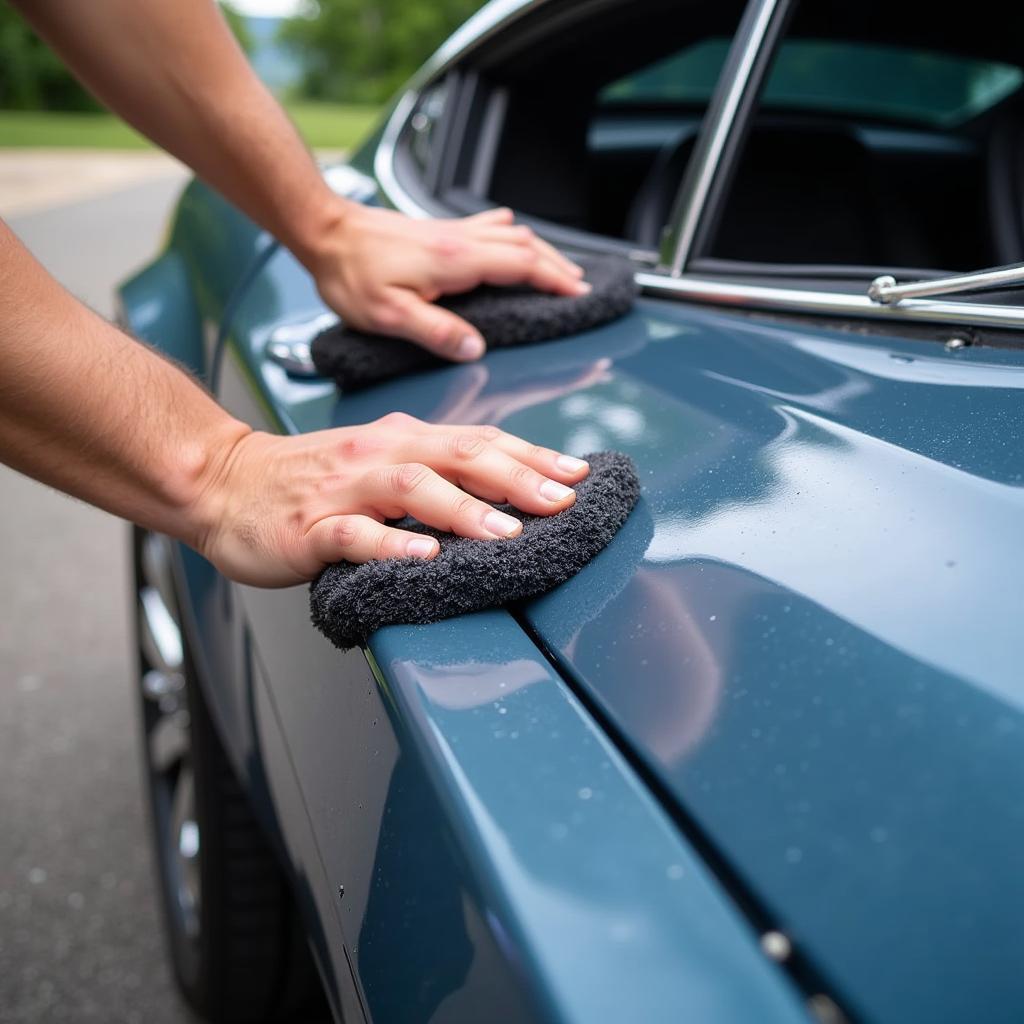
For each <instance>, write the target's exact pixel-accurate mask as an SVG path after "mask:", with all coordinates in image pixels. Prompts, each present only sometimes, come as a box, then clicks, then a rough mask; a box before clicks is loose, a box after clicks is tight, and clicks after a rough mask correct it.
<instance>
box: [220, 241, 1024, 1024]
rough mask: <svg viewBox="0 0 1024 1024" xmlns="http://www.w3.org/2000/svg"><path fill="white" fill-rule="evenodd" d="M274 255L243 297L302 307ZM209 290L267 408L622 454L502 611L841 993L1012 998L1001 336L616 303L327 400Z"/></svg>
mask: <svg viewBox="0 0 1024 1024" xmlns="http://www.w3.org/2000/svg"><path fill="white" fill-rule="evenodd" d="M292 262H293V261H291V258H290V257H289V256H288V255H287V254H285V253H279V254H275V256H274V257H273V258H272V259H271V260H270V261H269V262H268V264H267V267H266V271H265V272H266V273H267V274H268V275H269V276H270V278H271V280H273V281H274V283H275V287H274V288H268V289H266V291H273V292H275V293H276V294H278V295H284V294H288V293H289V290H291V293H292V294H293V296H294V301H295V305H296V307H298V308H300V309H301V310H302V314H303V315H306V314H307V313H311V314H313V313H315V312H316V311H317V310H318V309H319V307H318V305H317V302H318V300H317V299H316V297H315V295H314V294H313V293H312V292H311V290H310V289H309V286H308V284H304V283H303V279H302V275H301V274H299V273H298V272H297V271H296V270H295V268H294V266H293V265H290V264H292ZM263 312H264V313H266V310H265V309H264V310H263ZM240 314H241V317H240V324H244V325H245V329H244V331H243V332H242V333H243V334H244V335H245V336H246V337H247V338H251V339H254V340H253V341H252V342H251V343H243V345H242V348H243V349H244V350H245V351H246V353H247V358H248V359H251V361H252V363H251V372H252V373H253V374H259V375H261V376H262V383H263V386H264V388H265V393H266V395H267V398H268V400H270V401H273V402H274V403H275V404H277V405H278V407H279V408H281V409H282V410H283V412H282V415H283V417H284V418H285V419H287V420H289V421H290V422H291V423H292V424H293V425H295V426H296V429H304V430H306V429H317V428H322V427H327V426H338V425H345V424H350V423H357V422H363V421H366V420H369V419H372V418H374V417H375V416H378V415H381V414H382V413H384V412H385V411H387V410H390V409H393V408H400V409H404V410H405V411H408V412H410V413H413V414H415V415H418V416H422V417H425V418H429V419H432V420H435V421H449V422H487V421H490V422H497V423H499V424H500V425H502V426H503V427H505V428H506V429H509V430H512V431H517V432H521V433H526V434H528V435H529V436H530V437H531V438H533V439H535V440H537V441H538V442H540V443H543V444H548V445H551V446H553V447H558V448H560V449H566V450H570V451H573V452H576V453H580V454H581V453H583V452H584V451H586V450H593V449H598V448H602V447H615V448H619V449H621V450H624V451H627V452H629V453H630V454H631V455H632V456H633V457H634V458H635V460H636V461H637V464H638V466H639V467H640V470H641V474H642V479H643V483H644V498H643V500H642V502H641V505H640V507H639V508H638V510H637V513H635V514H634V517H633V518H632V519H631V520H630V523H629V524H627V527H626V528H625V529H624V531H623V533H622V535H621V536H620V537H619V538H617V540H616V542H615V544H613V545H612V547H611V548H610V549H609V550H608V551H607V552H606V553H605V554H603V555H602V556H599V558H598V559H596V560H595V562H594V563H593V564H592V565H591V566H589V567H588V568H587V569H585V570H584V571H583V572H582V573H581V574H580V575H579V576H578V577H577V578H576V579H574V580H572V581H569V582H568V583H567V584H565V585H564V586H563V587H561V588H559V589H558V590H557V591H555V592H554V593H553V594H551V595H549V596H547V597H545V598H541V599H539V600H537V601H535V602H532V603H529V604H527V605H526V606H525V608H524V613H523V614H524V616H525V618H526V621H527V622H528V623H529V625H530V626H531V627H532V628H533V629H534V630H536V632H537V634H538V635H539V637H540V638H541V640H542V641H543V643H544V644H545V645H546V646H548V647H549V648H550V649H551V650H552V651H553V652H554V653H555V655H556V657H557V659H558V663H559V665H560V666H561V668H562V669H563V670H564V671H565V673H566V674H567V675H568V676H569V677H570V678H571V679H573V680H574V681H575V683H576V685H578V686H581V687H583V688H584V692H585V693H586V694H588V695H589V696H590V697H591V698H592V699H593V700H594V701H595V702H596V703H597V704H598V705H599V706H600V707H601V709H602V711H603V713H604V714H605V715H607V718H608V720H609V722H610V723H611V724H612V725H613V727H614V728H615V730H616V732H617V733H618V734H619V735H621V736H622V737H624V739H625V741H626V743H627V744H628V745H629V748H630V749H631V750H632V751H634V752H635V753H636V754H637V755H638V756H639V757H640V758H642V760H643V763H644V765H645V766H646V767H648V768H650V769H651V770H652V771H654V772H656V773H657V775H658V777H659V778H660V779H661V780H662V782H663V783H664V785H665V786H666V788H667V789H668V791H669V792H671V793H672V794H674V796H675V798H676V799H677V800H678V805H679V807H680V808H681V809H682V810H683V811H684V812H685V813H686V814H689V815H692V816H693V817H694V819H695V820H696V822H697V823H698V825H699V827H700V828H701V829H702V831H703V833H704V834H705V835H706V836H707V837H709V839H710V841H711V842H712V843H713V845H714V846H715V848H716V849H717V850H718V851H719V852H720V853H721V855H722V856H723V858H724V859H725V861H726V862H727V863H728V865H729V866H730V867H731V868H732V869H733V870H735V871H736V872H737V875H738V877H740V878H741V879H742V881H743V883H744V885H745V886H747V887H748V888H749V890H750V891H751V892H753V893H755V894H756V895H757V897H758V898H759V899H760V900H762V901H763V903H764V906H765V907H766V909H767V911H768V913H769V915H770V917H771V919H772V920H774V921H777V922H778V924H779V926H780V927H782V928H784V929H785V930H786V931H787V933H789V934H790V935H791V936H792V937H793V939H794V940H795V941H796V943H797V945H798V948H800V949H801V950H803V951H805V952H806V955H807V956H808V957H810V958H811V959H812V960H813V961H814V962H815V964H816V966H817V967H818V968H819V969H820V970H821V971H822V973H823V974H824V976H825V977H826V978H828V979H829V980H830V981H831V983H832V984H834V985H835V986H836V988H837V991H839V993H840V994H841V996H842V998H843V1000H844V1002H845V1003H846V1004H847V1005H850V1006H853V1007H854V1008H856V1009H859V1010H861V1011H862V1012H864V1013H865V1015H867V1016H877V1017H880V1018H882V1019H900V1018H901V1017H902V1018H906V1017H909V1016H921V1015H928V1016H929V1017H930V1018H931V1019H936V1020H954V1019H957V1018H958V1017H959V1016H962V1015H963V1013H964V1012H965V1011H966V1008H967V1007H968V1006H970V1005H973V1004H975V1003H976V1002H977V1000H978V999H979V998H981V995H982V993H983V992H988V993H992V992H993V991H996V992H1000V993H1001V994H1002V996H1003V997H1004V1000H1005V1002H1004V1005H1006V1006H1007V1007H1008V1008H1012V1007H1014V1006H1016V1005H1019V1003H1020V1000H1021V999H1022V998H1024V992H1022V991H1021V990H1020V984H1021V983H1020V981H1019V974H1018V972H1017V971H1016V967H1015V965H1016V963H1017V961H1018V958H1019V954H1020V952H1021V941H1020V938H1019V933H1018V930H1017V928H1016V916H1017V915H1016V910H1017V909H1019V908H1020V907H1022V906H1024V891H1022V883H1021V881H1020V879H1019V877H1018V876H1017V874H1016V872H1013V871H1012V870H1011V866H1012V865H1013V864H1014V863H1015V858H1014V856H1013V853H1012V851H1013V850H1014V849H1015V848H1016V845H1017V844H1018V843H1019V842H1020V841H1021V839H1022V838H1024V831H1022V830H1024V819H1022V807H1021V804H1020V801H1019V799H1018V794H1019V792H1020V791H1021V786H1022V784H1024V762H1022V759H1021V757H1020V755H1019V737H1020V727H1021V724H1022V723H1021V719H1020V706H1021V697H1022V695H1024V684H1022V682H1021V673H1020V669H1019V667H1020V663H1021V645H1020V640H1019V631H1018V630H1017V628H1016V623H1017V622H1019V621H1020V618H1021V613H1022V612H1024V606H1022V602H1021V595H1020V590H1019V587H1018V586H1017V584H1016V581H1017V580H1019V579H1020V578H1021V574H1022V570H1024V564H1022V563H1024V550H1022V548H1021V545H1020V544H1019V542H1018V541H1017V538H1016V534H1017V530H1018V528H1019V527H1018V524H1019V522H1020V521H1021V512H1022V511H1024V501H1022V495H1024V492H1022V490H1021V481H1022V479H1024V456H1022V452H1024V446H1022V441H1024V437H1022V434H1024V412H1022V405H1021V402H1020V389H1021V387H1022V386H1024V365H1022V360H1021V357H1020V355H1019V353H1016V352H1010V351H1001V350H994V349H981V348H973V349H972V348H968V349H962V350H958V351H951V350H947V349H945V348H944V347H943V346H942V345H941V344H940V343H939V341H938V339H939V337H940V336H939V335H936V339H935V340H924V341H910V340H903V339H898V338H895V337H888V336H876V337H862V336H859V335H853V334H850V333H848V332H843V331H841V330H838V329H834V328H833V329H829V328H827V327H821V326H818V325H807V324H806V323H804V324H796V323H780V322H773V321H771V320H770V319H768V318H756V317H754V318H752V317H750V316H746V315H734V314H728V313H719V312H713V311H708V310H706V309H699V308H694V307H691V306H687V305H684V304H678V303H667V302H657V301H649V300H643V301H641V303H640V306H639V308H638V311H637V312H636V313H634V314H632V315H631V316H630V317H627V318H626V319H624V320H622V321H620V322H619V323H617V324H613V325H609V326H607V327H604V328H601V329H598V330H596V331H593V332H590V333H589V334H588V335H585V336H582V337H579V338H573V339H566V340H563V341H558V342H554V343H550V344H547V345H544V346H538V347H535V348H531V349H521V350H519V351H515V352H510V351H505V352H495V353H493V354H491V355H489V356H488V357H487V359H486V360H485V361H484V363H482V364H480V365H478V366H460V367H452V368H447V369H443V370H439V371H436V372H433V373H429V374H422V375H419V376H417V377H413V378H409V379H407V380H404V381H399V382H394V383H392V384H390V385H388V386H387V387H383V388H376V389H371V390H369V391H367V392H363V393H360V394H356V395H352V396H347V397H344V398H342V399H341V400H340V401H339V400H337V399H336V398H335V396H334V395H333V393H332V392H331V390H330V387H329V385H327V386H325V385H324V384H323V383H321V382H317V383H313V384H308V383H301V382H297V381H293V380H286V379H285V375H284V374H283V371H280V368H279V367H275V366H267V365H266V363H265V361H263V360H262V359H261V355H260V345H261V344H262V339H263V338H265V337H266V335H267V333H268V331H269V329H270V328H271V326H272V325H273V324H274V323H276V322H278V320H279V319H281V318H284V319H287V314H286V312H285V309H284V305H282V306H281V307H280V308H278V309H277V310H274V311H271V314H270V318H269V320H268V321H267V322H266V323H263V324H261V325H257V324H256V323H255V321H254V320H253V319H250V318H249V315H248V311H247V310H246V309H245V308H244V306H243V308H242V309H240ZM282 382H283V383H282ZM645 531H646V532H645ZM965 595H970V598H969V600H966V599H965ZM951 822H962V823H963V825H964V826H965V828H964V830H963V831H961V830H960V829H959V828H955V829H953V828H951ZM937 893H941V894H942V896H941V898H939V897H937V895H936V894H937ZM966 936H971V942H972V943H975V944H977V943H981V942H984V941H989V938H992V937H995V938H996V939H997V942H996V947H995V949H994V950H993V952H992V954H991V955H990V956H988V957H986V958H985V959H984V961H983V963H981V964H979V963H977V962H975V961H974V960H971V959H964V958H963V956H962V949H963V942H964V941H965V937H966ZM987 937H988V938H987ZM893 959H897V960H899V962H900V963H901V964H902V965H903V968H902V969H901V971H899V972H893V971H891V970H883V969H882V968H883V967H885V966H886V965H888V964H890V963H891V962H892V961H893ZM936 971H939V972H941V973H942V974H943V976H945V977H947V978H955V979H956V981H957V984H956V987H955V990H956V992H957V993H958V995H957V996H956V997H951V996H950V995H949V993H947V992H945V991H942V990H939V989H936V990H934V996H933V997H932V998H930V999H929V998H928V997H927V994H926V993H927V991H928V986H927V985H925V984H923V982H922V979H923V978H925V977H930V976H933V973H934V972H936Z"/></svg>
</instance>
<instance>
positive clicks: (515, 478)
mask: <svg viewBox="0 0 1024 1024" xmlns="http://www.w3.org/2000/svg"><path fill="white" fill-rule="evenodd" d="M533 479H534V472H533V470H532V469H530V468H529V466H523V465H520V464H516V465H515V466H513V467H512V468H511V469H510V470H509V471H508V482H509V484H511V485H512V486H513V487H515V488H520V487H527V486H529V485H530V484H531V483H532V482H533Z"/></svg>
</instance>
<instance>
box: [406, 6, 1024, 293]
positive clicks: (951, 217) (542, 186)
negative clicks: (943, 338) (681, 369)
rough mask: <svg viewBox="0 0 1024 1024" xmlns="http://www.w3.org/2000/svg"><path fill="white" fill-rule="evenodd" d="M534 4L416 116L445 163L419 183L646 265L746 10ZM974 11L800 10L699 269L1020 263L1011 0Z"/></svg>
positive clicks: (1023, 49) (1022, 120) (452, 205)
mask: <svg viewBox="0 0 1024 1024" xmlns="http://www.w3.org/2000/svg"><path fill="white" fill-rule="evenodd" d="M552 6H555V7H557V6H561V8H562V9H561V11H560V12H559V14H560V17H561V19H562V26H561V28H560V30H559V31H551V27H550V26H551V8H552ZM545 8H546V12H547V13H546V18H545V25H546V26H547V31H546V32H545V33H544V34H543V35H541V34H539V33H535V32H533V31H531V25H530V19H529V17H528V16H527V17H524V18H523V19H522V22H521V25H520V26H519V29H518V31H515V32H506V33H504V34H503V35H502V37H501V44H500V46H499V45H494V46H490V47H489V46H487V45H486V44H485V45H484V46H483V47H482V48H481V49H480V50H479V51H477V52H475V53H474V54H473V56H472V58H471V62H470V63H467V64H464V65H463V66H462V67H460V69H459V70H458V72H456V73H453V74H451V75H449V76H448V81H446V82H444V83H442V86H441V87H438V90H435V91H434V93H433V99H432V102H433V104H434V108H435V111H434V116H433V117H424V118H422V119H421V123H420V127H421V129H423V128H424V127H426V128H427V129H428V134H427V137H428V138H429V139H430V142H431V143H432V145H433V149H435V150H438V151H440V150H444V149H447V150H448V151H449V155H448V158H447V159H446V160H445V159H441V158H440V157H437V158H435V159H434V166H433V169H432V173H431V175H429V180H427V182H426V184H427V187H428V188H429V189H430V190H431V191H432V193H433V194H434V195H435V196H437V197H439V198H440V199H441V200H442V202H443V203H444V205H445V207H446V208H448V209H451V210H452V211H453V212H469V211H471V210H474V209H479V208H481V207H482V206H485V205H492V204H495V203H499V204H506V205H509V206H511V207H513V208H514V209H516V210H517V211H519V212H520V213H522V214H525V215H527V216H528V217H532V218H536V219H538V220H541V221H544V222H547V223H549V224H553V225H557V226H560V227H561V228H566V229H570V230H571V231H573V232H579V233H585V234H586V235H588V236H601V237H602V238H604V239H606V240H617V241H619V242H621V243H625V244H626V245H627V246H629V248H630V249H631V250H632V251H634V253H637V252H638V253H640V254H644V253H646V254H648V258H649V259H650V260H653V258H654V254H655V251H656V250H657V248H658V245H659V241H660V238H661V234H662V230H663V228H664V225H665V224H666V223H667V222H668V220H669V218H670V215H671V211H672V207H673V204H674V202H675V199H676V196H677V193H678V191H679V187H680V184H681V182H682V180H683V177H684V175H685V173H686V170H687V166H688V164H689V161H690V157H691V155H692V153H693V150H694V144H695V140H696V138H697V134H698V132H699V129H700V124H701V119H702V117H703V114H704V112H705V110H706V108H707V104H708V100H709V99H710V97H711V94H712V91H713V89H714V86H715V83H716V81H717V79H718V76H719V73H720V71H721V69H722V66H723V62H724V60H725V57H726V53H727V51H728V46H729V43H730V41H731V39H732V37H733V35H734V34H735V32H736V29H737V26H738V24H739V21H740V18H741V15H742V5H741V4H738V3H723V4H715V5H710V4H707V3H698V2H691V3H685V4H670V3H667V2H665V0H654V2H643V0H641V2H636V0H634V2H632V3H621V2H611V3H609V2H608V0H603V2H602V0H587V2H583V3H575V4H561V5H558V3H557V0H556V3H555V4H552V5H545ZM982 8H983V9H981V10H978V9H976V8H975V9H972V16H971V18H970V19H965V18H964V17H963V16H962V12H959V11H958V10H957V9H956V8H952V7H942V6H939V7H936V6H934V5H924V4H922V3H919V2H914V3H900V4H895V5H892V4H890V5H887V6H883V5H882V4H881V3H879V2H875V0H869V2H864V3H858V4H856V5H850V4H846V3H842V2H839V0H830V2H827V3H822V2H815V3H810V2H805V3H803V4H799V5H798V6H797V9H796V11H795V13H794V15H793V16H792V19H791V22H790V24H789V25H788V26H787V28H786V30H785V32H784V34H783V38H782V41H781V42H780V44H779V47H778V49H777V51H776V53H775V56H774V58H773V62H772V64H771V66H770V67H769V69H768V71H767V73H766V76H765V83H764V85H763V88H762V92H761V96H760V100H759V102H758V104H757V106H756V107H755V110H754V114H753V116H752V118H751V119H750V122H749V123H748V125H747V133H746V138H745V139H744V140H743V142H742V144H741V146H740V148H739V149H738V151H737V157H736V160H735V162H734V163H733V164H732V165H731V167H729V168H728V172H729V179H728V180H729V184H728V187H727V188H726V189H725V190H724V192H723V193H722V199H721V202H720V204H719V205H718V206H717V207H716V208H714V209H713V210H711V211H709V212H710V214H711V215H710V217H709V218H708V223H707V224H706V225H705V230H704V231H703V233H702V235H701V236H699V239H698V251H697V252H696V253H695V254H694V255H695V258H696V260H695V263H694V264H692V266H694V267H703V268H704V269H705V270H706V271H712V272H727V271H729V270H730V269H734V270H738V271H747V272H755V271H757V272H767V273H773V272H774V273H791V274H793V273H797V272H798V271H799V272H800V273H803V274H805V275H806V276H814V275H815V274H818V273H823V274H824V275H825V276H830V277H835V276H841V275H842V274H843V273H849V274H851V275H858V274H859V275H860V276H863V274H864V273H865V272H866V271H865V268H878V267H902V268H914V269H916V270H920V271H921V272H923V273H929V272H931V273H937V272H948V271H958V270H970V269H976V268H980V267H987V266H992V265H996V264H1004V263H1012V262H1018V261H1024V205H1022V195H1021V191H1022V187H1024V183H1022V173H1021V172H1022V170H1024V130H1022V129H1024V70H1022V68H1024V32H1022V31H1021V29H1024V24H1022V22H1024V9H1017V8H1013V7H1006V6H1005V5H1002V4H999V5H997V4H996V3H994V2H993V0H983V3H982ZM986 8H987V9H988V10H987V11H986ZM996 24H998V25H999V26H1000V29H999V31H993V30H992V28H993V25H996ZM567 82H568V83H571V84H570V85H568V86H567V85H566V84H565V83H567ZM442 89H443V93H444V95H445V97H446V102H444V103H438V100H437V97H438V92H439V91H441V90H442ZM429 100H431V93H430V92H428V93H427V95H426V96H425V98H424V102H425V103H426V102H427V101H429ZM438 128H440V129H441V130H440V131H437V129H438ZM430 132H432V133H433V134H432V135H431V134H430ZM420 141H421V143H422V139H421V140H420ZM442 141H443V142H444V143H445V145H443V146H442V145H441V142H442ZM453 146H454V148H455V149H456V150H457V157H456V158H452V157H451V155H450V151H451V149H452V147H453ZM421 148H422V146H421ZM419 167H420V172H421V174H422V171H423V168H424V167H426V163H424V160H423V154H422V153H421V154H420V160H419ZM772 268H774V269H772Z"/></svg>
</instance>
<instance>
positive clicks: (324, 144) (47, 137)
mask: <svg viewBox="0 0 1024 1024" xmlns="http://www.w3.org/2000/svg"><path fill="white" fill-rule="evenodd" d="M286 107H287V109H288V113H289V114H290V115H291V117H292V119H293V120H294V121H295V123H296V124H297V125H298V126H299V130H300V131H301V132H302V134H303V136H304V137H305V139H306V141H307V142H308V143H309V144H310V145H311V146H313V147H314V148H317V149H350V148H351V147H352V146H354V145H355V144H356V143H357V142H359V141H360V140H361V139H362V137H363V136H364V135H365V134H366V133H367V132H368V131H369V130H370V128H371V127H372V126H373V123H374V121H375V120H376V117H377V113H378V111H377V108H376V107H363V106H352V105H350V104H342V103H307V102H294V103H287V104H286ZM149 146H150V143H149V142H147V141H146V140H145V139H144V138H142V137H141V136H140V135H137V134H136V133H135V132H133V131H132V130H131V128H129V127H127V125H125V124H123V123H122V122H121V121H119V120H118V119H117V118H116V117H114V116H112V115H111V114H102V113H101V114H63V113H53V112H49V111H39V112H36V111H22V110H0V149H5V148H26V147H38V148H50V147H53V148H65V149H72V148H73V149H146V148H148V147H149Z"/></svg>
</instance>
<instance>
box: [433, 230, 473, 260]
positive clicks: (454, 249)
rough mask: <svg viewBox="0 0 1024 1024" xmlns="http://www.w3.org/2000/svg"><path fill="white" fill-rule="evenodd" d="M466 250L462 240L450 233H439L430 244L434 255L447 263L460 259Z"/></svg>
mask: <svg viewBox="0 0 1024 1024" xmlns="http://www.w3.org/2000/svg"><path fill="white" fill-rule="evenodd" d="M465 248H466V245H465V242H464V241H463V240H462V238H461V237H459V236H458V235H456V234H454V233H453V232H450V231H442V232H439V233H438V234H437V235H436V236H435V237H434V239H433V240H432V242H431V244H430V249H431V252H432V253H433V255H434V256H436V257H437V258H438V259H440V260H444V261H446V262H449V261H451V260H455V259H458V258H459V256H461V255H462V253H463V252H464V251H465Z"/></svg>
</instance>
